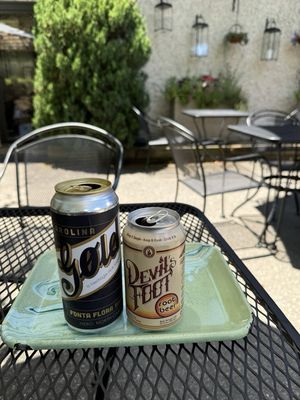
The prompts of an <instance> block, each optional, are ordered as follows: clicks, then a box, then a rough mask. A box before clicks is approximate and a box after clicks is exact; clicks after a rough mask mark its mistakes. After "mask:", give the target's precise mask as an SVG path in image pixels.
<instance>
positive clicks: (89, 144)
mask: <svg viewBox="0 0 300 400" xmlns="http://www.w3.org/2000/svg"><path fill="white" fill-rule="evenodd" d="M122 162H123V146H122V144H121V143H120V142H119V140H118V139H117V138H115V137H114V136H113V135H111V134H110V133H108V132H106V131H105V130H103V129H101V128H98V127H96V126H93V125H88V124H84V123H79V122H65V123H57V124H54V125H49V126H45V127H42V128H39V129H36V130H34V131H32V132H30V133H28V134H26V135H24V136H23V137H20V138H19V139H18V140H16V141H15V142H14V143H13V144H12V145H11V146H10V147H9V149H8V151H7V154H6V156H5V160H4V166H3V168H2V171H1V172H0V180H2V179H3V178H4V176H5V173H6V171H7V170H8V169H9V168H13V169H15V176H16V178H15V180H16V195H17V202H18V205H19V207H23V206H49V204H50V199H51V197H52V196H53V194H54V186H55V184H56V183H58V182H59V181H63V180H69V179H74V178H79V177H80V178H81V177H97V178H105V179H109V180H110V181H111V183H112V187H113V188H114V189H116V188H117V186H118V183H119V178H120V174H121V169H122ZM1 183H2V182H1ZM4 189H5V188H4V187H3V185H2V190H4Z"/></svg>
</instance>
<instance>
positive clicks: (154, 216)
mask: <svg viewBox="0 0 300 400" xmlns="http://www.w3.org/2000/svg"><path fill="white" fill-rule="evenodd" d="M167 215H169V213H168V211H167V210H159V211H157V212H156V213H155V214H152V215H150V217H147V218H146V222H147V223H148V224H151V223H152V224H153V223H155V224H156V223H157V222H159V221H161V220H162V219H164V218H166V216H167Z"/></svg>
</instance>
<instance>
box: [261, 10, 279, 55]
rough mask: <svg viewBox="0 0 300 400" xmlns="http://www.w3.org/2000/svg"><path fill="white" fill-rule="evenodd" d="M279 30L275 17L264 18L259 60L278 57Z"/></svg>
mask: <svg viewBox="0 0 300 400" xmlns="http://www.w3.org/2000/svg"><path fill="white" fill-rule="evenodd" d="M280 35H281V30H280V29H279V28H277V26H276V22H275V19H273V18H272V19H266V27H265V30H264V36H263V42H262V49H261V60H263V61H271V60H277V59H278V53H279V45H280Z"/></svg>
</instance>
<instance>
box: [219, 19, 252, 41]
mask: <svg viewBox="0 0 300 400" xmlns="http://www.w3.org/2000/svg"><path fill="white" fill-rule="evenodd" d="M224 41H225V43H226V42H227V43H232V44H241V45H246V44H247V43H248V42H249V39H248V33H246V32H243V31H242V27H241V25H239V24H235V25H233V26H232V27H231V28H230V30H229V32H228V33H226V35H225V37H224Z"/></svg>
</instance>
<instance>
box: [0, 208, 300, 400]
mask: <svg viewBox="0 0 300 400" xmlns="http://www.w3.org/2000/svg"><path fill="white" fill-rule="evenodd" d="M155 205H157V204H155ZM159 205H160V206H166V207H170V208H173V209H175V210H176V211H178V212H179V214H180V216H181V219H182V222H183V224H184V226H185V229H186V233H187V241H200V240H201V241H202V242H205V243H209V244H212V245H215V246H217V247H218V248H219V249H220V250H221V251H222V253H223V255H224V257H225V258H226V260H227V261H228V264H229V265H230V267H231V269H232V271H233V273H234V274H235V276H236V278H237V280H238V282H239V284H240V285H241V288H242V290H243V291H244V293H245V295H246V297H247V300H248V302H249V303H250V305H251V307H252V311H253V316H254V319H253V324H252V326H251V329H250V332H249V334H248V336H247V337H246V338H244V339H241V340H237V341H228V342H210V343H194V344H184V343H183V344H180V345H159V346H145V347H125V348H110V349H101V348H100V349H76V350H68V349H66V350H40V351H33V350H30V349H22V348H17V349H9V348H8V347H7V346H6V345H5V344H3V343H1V347H0V365H1V371H0V399H14V400H15V399H43V400H50V399H51V400H52V399H72V400H73V399H101V398H106V399H114V400H115V399H147V400H148V399H149V400H150V399H170V400H171V399H172V400H173V399H264V398H265V399H300V376H299V372H300V357H299V355H300V336H299V334H298V333H297V332H296V330H295V329H294V328H293V327H292V325H291V324H290V323H289V321H288V320H287V319H286V317H285V316H284V315H283V313H282V312H281V311H280V310H279V309H278V307H277V306H276V305H275V304H274V302H273V301H272V300H271V299H270V297H269V296H268V295H267V293H266V292H265V291H264V289H263V288H262V287H261V286H260V285H259V283H258V282H257V281H256V280H255V278H254V277H253V276H252V275H251V273H250V272H249V271H248V270H247V268H246V267H245V265H244V264H243V263H242V262H241V261H240V259H239V258H238V257H237V256H236V254H235V253H234V252H233V251H232V249H231V248H230V247H229V246H228V244H227V243H226V242H225V241H224V239H223V238H222V237H221V236H220V234H219V233H218V232H217V231H216V230H215V228H214V227H213V226H212V225H211V224H210V222H209V221H208V220H207V219H206V218H205V216H204V215H203V214H202V213H201V212H200V211H199V210H197V209H195V208H193V207H191V206H187V205H183V204H179V203H165V204H159ZM141 206H145V204H144V205H142V204H139V205H122V206H121V226H122V227H123V226H124V224H125V222H126V217H127V213H128V212H129V211H131V210H133V209H135V208H137V207H141ZM0 217H1V218H0V232H1V257H0V261H1V266H0V271H1V281H0V298H1V317H2V319H3V318H4V317H5V315H6V313H7V311H8V310H9V308H10V306H11V304H12V302H13V300H14V298H15V297H16V296H17V294H18V292H19V290H20V288H21V286H22V284H23V282H24V280H25V279H26V274H27V273H28V271H29V270H30V269H31V268H32V266H33V264H34V262H35V260H36V259H37V257H38V256H39V255H40V254H41V253H43V252H44V251H45V250H47V249H48V248H49V247H51V246H52V245H53V235H52V226H51V220H50V217H49V210H48V209H46V208H44V209H32V208H31V209H24V210H18V209H2V210H0Z"/></svg>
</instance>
